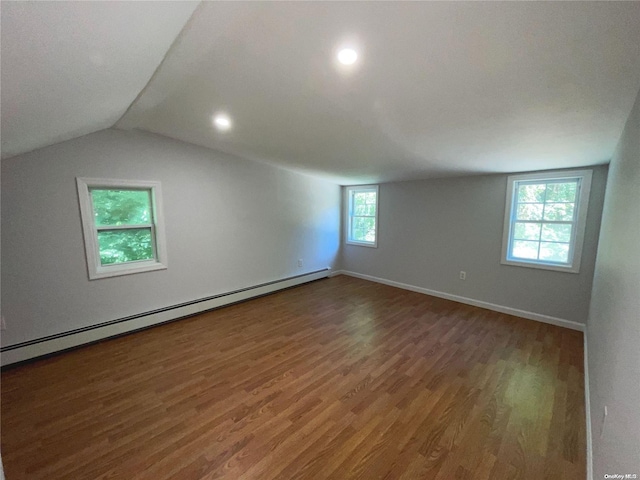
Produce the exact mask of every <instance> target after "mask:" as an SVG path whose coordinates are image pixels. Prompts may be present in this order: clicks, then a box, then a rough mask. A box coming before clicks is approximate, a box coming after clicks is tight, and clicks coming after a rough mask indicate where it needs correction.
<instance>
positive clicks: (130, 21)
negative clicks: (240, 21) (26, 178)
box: [0, 1, 198, 158]
mask: <svg viewBox="0 0 640 480" xmlns="http://www.w3.org/2000/svg"><path fill="white" fill-rule="evenodd" d="M197 5H198V3H197V2H115V1H113V2H11V1H3V2H2V3H1V5H0V9H1V10H0V13H1V14H2V39H1V41H0V46H1V53H2V76H1V82H2V83H1V111H2V156H3V158H6V157H8V156H12V155H15V154H18V153H22V152H25V151H29V150H33V149H36V148H39V147H43V146H46V145H51V144H53V143H57V142H60V141H63V140H68V139H70V138H74V137H77V136H80V135H84V134H87V133H91V132H95V131H97V130H102V129H104V128H108V127H111V126H112V125H113V124H114V123H115V122H116V121H117V120H118V119H119V118H120V117H121V116H122V114H124V112H125V111H126V109H127V108H128V107H129V105H130V104H131V102H133V100H135V98H136V96H137V95H138V94H139V93H140V91H141V90H142V89H143V88H144V86H145V85H146V84H147V82H148V81H149V79H150V78H151V76H152V74H153V72H154V70H155V69H156V68H157V67H158V65H159V64H160V62H161V61H162V58H163V57H164V55H165V54H166V53H167V50H168V49H169V47H170V46H171V43H172V42H173V41H174V40H175V38H176V37H177V35H178V34H179V33H180V30H182V28H183V27H184V25H185V23H186V22H187V20H188V19H189V17H190V16H191V14H192V12H193V10H194V9H195V8H196V6H197Z"/></svg>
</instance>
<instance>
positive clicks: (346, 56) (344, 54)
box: [338, 48, 358, 65]
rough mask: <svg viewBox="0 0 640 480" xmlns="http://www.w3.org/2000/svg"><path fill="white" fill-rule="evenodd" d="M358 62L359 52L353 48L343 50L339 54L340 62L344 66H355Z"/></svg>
mask: <svg viewBox="0 0 640 480" xmlns="http://www.w3.org/2000/svg"><path fill="white" fill-rule="evenodd" d="M356 60H358V52H356V51H355V50H353V49H352V48H343V49H342V50H340V51H339V52H338V61H339V62H340V63H341V64H343V65H353V64H354V63H356Z"/></svg>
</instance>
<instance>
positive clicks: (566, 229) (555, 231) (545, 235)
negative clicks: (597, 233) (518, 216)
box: [541, 223, 572, 242]
mask: <svg viewBox="0 0 640 480" xmlns="http://www.w3.org/2000/svg"><path fill="white" fill-rule="evenodd" d="M571 228H572V226H571V225H562V224H549V223H545V224H544V225H542V237H541V239H542V240H548V241H551V242H570V241H571Z"/></svg>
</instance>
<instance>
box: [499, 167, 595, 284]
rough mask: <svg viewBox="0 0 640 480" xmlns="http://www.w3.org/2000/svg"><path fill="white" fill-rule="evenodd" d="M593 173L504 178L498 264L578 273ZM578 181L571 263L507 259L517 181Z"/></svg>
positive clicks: (559, 172) (570, 171)
mask: <svg viewBox="0 0 640 480" xmlns="http://www.w3.org/2000/svg"><path fill="white" fill-rule="evenodd" d="M592 176H593V171H592V170H561V171H553V172H541V173H527V174H521V175H510V176H509V177H507V194H506V204H505V214H504V226H503V234H502V254H501V258H500V263H501V264H503V265H512V266H518V267H529V268H538V269H542V270H553V271H557V272H566V273H579V272H580V263H581V260H582V247H583V245H584V232H585V228H586V224H587V210H588V206H589V193H590V191H591V178H592ZM573 178H580V183H579V185H578V188H577V190H576V195H577V201H576V202H575V206H576V208H577V210H578V212H577V217H576V219H575V223H574V225H575V228H574V229H573V232H572V235H573V238H572V241H571V243H570V244H569V245H570V246H569V248H570V258H571V262H570V263H568V264H567V265H561V264H558V263H552V262H549V263H546V262H543V261H540V260H531V261H527V260H524V259H518V260H512V259H509V257H508V253H509V246H510V244H511V230H512V224H513V220H514V219H513V218H512V216H513V213H514V212H513V206H514V203H515V200H514V194H515V188H516V185H517V183H518V182H522V181H536V180H541V181H549V180H562V179H573Z"/></svg>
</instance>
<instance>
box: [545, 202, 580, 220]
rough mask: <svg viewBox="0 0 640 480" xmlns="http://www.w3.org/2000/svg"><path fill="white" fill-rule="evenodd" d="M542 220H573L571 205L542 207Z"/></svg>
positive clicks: (550, 204)
mask: <svg viewBox="0 0 640 480" xmlns="http://www.w3.org/2000/svg"><path fill="white" fill-rule="evenodd" d="M544 219H545V220H555V221H572V220H573V203H547V204H545V206H544Z"/></svg>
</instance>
